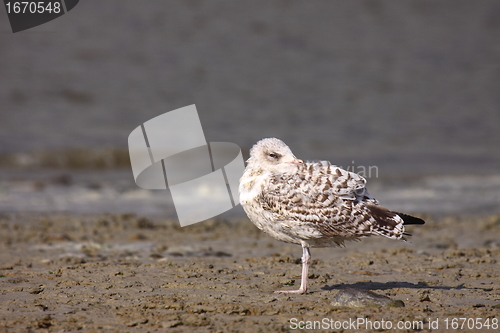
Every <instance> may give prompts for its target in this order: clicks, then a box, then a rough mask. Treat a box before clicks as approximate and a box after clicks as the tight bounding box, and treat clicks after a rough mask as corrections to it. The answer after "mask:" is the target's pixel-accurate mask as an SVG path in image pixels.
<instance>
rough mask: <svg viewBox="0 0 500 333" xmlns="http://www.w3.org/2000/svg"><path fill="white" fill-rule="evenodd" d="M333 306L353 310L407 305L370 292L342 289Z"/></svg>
mask: <svg viewBox="0 0 500 333" xmlns="http://www.w3.org/2000/svg"><path fill="white" fill-rule="evenodd" d="M331 305H333V306H346V307H351V308H359V307H382V306H390V307H404V306H405V304H404V303H403V301H400V300H392V299H390V298H389V297H387V296H384V295H379V294H376V293H374V292H372V291H369V290H362V289H355V288H344V289H341V290H340V291H339V292H338V293H337V295H336V296H335V298H334V299H333V301H332V303H331Z"/></svg>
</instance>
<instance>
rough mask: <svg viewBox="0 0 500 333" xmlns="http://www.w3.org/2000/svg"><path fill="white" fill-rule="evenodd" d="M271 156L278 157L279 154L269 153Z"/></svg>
mask: <svg viewBox="0 0 500 333" xmlns="http://www.w3.org/2000/svg"><path fill="white" fill-rule="evenodd" d="M269 157H271V158H276V159H277V158H278V157H279V156H278V154H275V153H271V154H269Z"/></svg>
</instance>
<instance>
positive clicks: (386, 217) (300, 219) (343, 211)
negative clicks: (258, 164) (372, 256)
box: [257, 161, 404, 239]
mask: <svg viewBox="0 0 500 333" xmlns="http://www.w3.org/2000/svg"><path fill="white" fill-rule="evenodd" d="M365 184H366V180H365V179H364V178H363V177H361V176H359V175H357V174H355V173H352V172H349V171H346V170H343V169H341V168H339V167H337V166H334V165H331V164H330V163H329V162H325V161H322V162H315V163H304V164H302V165H299V166H298V170H297V172H294V173H283V174H273V175H271V177H269V179H268V181H267V182H266V183H265V185H264V188H263V191H262V193H261V195H260V196H259V198H258V199H257V200H258V201H259V204H260V205H261V207H262V208H263V209H264V210H265V211H267V213H268V214H271V215H272V216H273V217H272V219H273V220H275V221H293V222H296V223H301V224H309V225H311V226H314V227H315V228H316V229H318V230H319V231H320V232H321V234H322V235H323V236H324V237H346V238H352V237H354V238H356V237H362V236H369V235H374V234H378V235H382V236H386V237H389V238H396V239H399V238H401V236H402V234H403V232H404V227H403V220H402V219H401V218H400V217H399V216H398V215H397V214H396V213H393V212H391V211H389V210H388V209H386V208H384V207H381V206H379V205H378V202H377V201H376V200H375V199H374V198H373V197H371V196H370V195H369V194H368V192H367V191H366V189H365Z"/></svg>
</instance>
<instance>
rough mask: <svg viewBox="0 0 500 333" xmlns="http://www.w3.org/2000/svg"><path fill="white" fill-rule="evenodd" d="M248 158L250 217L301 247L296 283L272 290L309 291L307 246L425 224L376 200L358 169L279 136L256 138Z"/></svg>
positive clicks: (244, 197) (396, 235)
mask: <svg viewBox="0 0 500 333" xmlns="http://www.w3.org/2000/svg"><path fill="white" fill-rule="evenodd" d="M247 162H248V164H247V167H246V169H245V172H244V173H243V176H242V177H241V179H240V185H239V193H240V203H241V205H242V206H243V208H244V210H245V212H246V213H247V215H248V217H249V218H250V220H251V221H252V222H253V223H254V224H255V225H256V226H257V227H258V228H259V229H260V230H262V231H264V232H265V233H267V234H269V235H270V236H271V237H273V238H275V239H277V240H280V241H283V242H287V243H293V244H298V245H301V246H302V249H303V256H302V279H301V283H300V288H299V289H298V290H283V291H276V293H285V294H286V293H299V294H304V293H306V292H307V287H308V286H307V279H308V268H309V264H310V262H311V254H310V251H309V248H310V247H337V246H343V245H344V242H345V241H355V240H359V239H360V238H362V237H367V236H373V235H379V236H384V237H388V238H391V239H403V234H404V231H405V227H404V225H408V224H424V221H423V220H421V219H419V218H416V217H413V216H409V215H406V214H401V213H397V212H393V211H390V210H389V209H387V208H385V207H382V206H380V205H379V203H378V201H377V200H376V199H375V198H373V197H372V196H370V195H369V194H368V192H367V190H366V188H365V184H366V179H364V178H363V177H361V176H360V175H358V174H356V173H353V172H349V171H346V170H343V169H341V168H339V167H337V166H335V165H332V164H330V162H327V161H320V162H306V163H304V162H303V161H302V160H300V159H298V158H296V157H295V155H294V154H293V153H292V151H291V150H290V148H289V147H288V146H287V145H286V144H285V143H284V142H283V141H281V140H279V139H276V138H267V139H262V140H260V141H259V142H257V143H256V144H255V145H254V146H253V147H252V149H251V150H250V158H249V159H248V161H247ZM403 240H404V239H403Z"/></svg>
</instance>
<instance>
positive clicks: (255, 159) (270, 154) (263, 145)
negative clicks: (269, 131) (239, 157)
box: [247, 138, 304, 171]
mask: <svg viewBox="0 0 500 333" xmlns="http://www.w3.org/2000/svg"><path fill="white" fill-rule="evenodd" d="M247 162H248V165H249V166H251V167H256V168H262V169H264V170H268V171H284V170H286V169H288V168H290V167H296V166H297V165H299V164H302V163H304V162H303V161H302V160H299V159H298V158H297V157H295V155H294V154H293V153H292V151H291V150H290V148H288V146H287V145H286V144H285V143H284V142H283V141H281V140H280V139H276V138H267V139H262V140H260V141H259V142H257V143H256V144H255V145H254V146H253V147H252V149H250V158H249V159H248V161H247Z"/></svg>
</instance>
